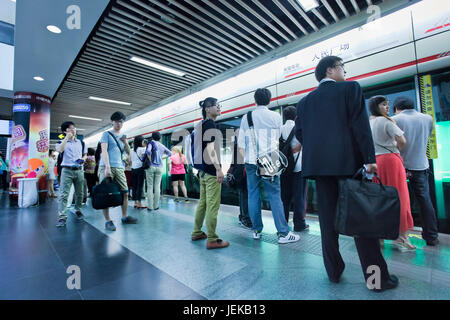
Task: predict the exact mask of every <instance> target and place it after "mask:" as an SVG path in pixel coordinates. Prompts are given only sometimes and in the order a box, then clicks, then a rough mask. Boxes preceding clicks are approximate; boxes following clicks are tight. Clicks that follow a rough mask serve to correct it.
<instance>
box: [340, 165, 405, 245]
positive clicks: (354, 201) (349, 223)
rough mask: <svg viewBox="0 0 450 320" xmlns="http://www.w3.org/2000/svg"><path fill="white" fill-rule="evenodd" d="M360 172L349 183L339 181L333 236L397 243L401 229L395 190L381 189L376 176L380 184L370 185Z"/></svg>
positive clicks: (345, 180) (348, 180)
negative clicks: (384, 240)
mask: <svg viewBox="0 0 450 320" xmlns="http://www.w3.org/2000/svg"><path fill="white" fill-rule="evenodd" d="M362 172H363V169H360V170H359V171H358V172H357V173H356V174H355V175H354V176H353V178H352V179H342V180H339V199H338V204H337V210H336V221H335V229H336V232H338V233H340V234H343V235H347V236H352V237H361V238H377V239H389V240H395V239H397V238H398V236H399V227H400V199H399V197H398V192H397V189H396V188H394V187H391V186H385V185H383V184H382V183H381V181H380V178H379V177H378V175H377V174H375V177H376V178H377V179H378V182H379V184H378V183H373V182H371V181H370V180H367V179H365V178H364V176H363V174H362ZM359 176H361V178H360V179H359ZM356 177H358V178H356Z"/></svg>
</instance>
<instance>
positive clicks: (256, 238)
mask: <svg viewBox="0 0 450 320" xmlns="http://www.w3.org/2000/svg"><path fill="white" fill-rule="evenodd" d="M253 239H255V240H259V239H261V233H260V232H257V231H253Z"/></svg>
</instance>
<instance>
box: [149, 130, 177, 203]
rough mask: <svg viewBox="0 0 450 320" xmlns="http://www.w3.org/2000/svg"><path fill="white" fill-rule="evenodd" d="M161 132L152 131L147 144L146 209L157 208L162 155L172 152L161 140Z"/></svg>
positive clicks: (159, 194) (170, 154)
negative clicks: (148, 162)
mask: <svg viewBox="0 0 450 320" xmlns="http://www.w3.org/2000/svg"><path fill="white" fill-rule="evenodd" d="M159 140H161V134H160V133H159V132H158V131H155V132H153V133H152V140H150V141H149V143H148V145H147V152H146V154H147V157H149V159H150V167H149V168H148V169H146V170H145V176H146V179H147V203H148V204H147V210H148V211H152V210H158V209H159V198H160V196H161V178H162V155H163V154H166V155H167V156H168V157H170V156H172V152H170V150H169V149H167V148H166V147H165V146H164V145H163V144H162V143H161V142H159Z"/></svg>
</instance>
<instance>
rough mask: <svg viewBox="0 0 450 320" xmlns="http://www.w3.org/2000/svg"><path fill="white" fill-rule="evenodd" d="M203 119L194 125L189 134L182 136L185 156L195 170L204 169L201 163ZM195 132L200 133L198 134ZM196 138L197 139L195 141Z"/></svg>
mask: <svg viewBox="0 0 450 320" xmlns="http://www.w3.org/2000/svg"><path fill="white" fill-rule="evenodd" d="M204 121H205V120H203V121H201V122H200V123H199V124H197V125H196V126H195V127H194V130H193V131H192V133H191V134H189V135H187V136H186V137H185V138H184V150H185V153H186V154H185V156H186V160H187V162H188V164H189V165H190V166H192V167H194V168H195V169H197V170H201V171H205V166H204V165H203V157H202V153H203V148H202V137H201V134H202V125H203V122H204ZM197 134H200V136H198V135H197ZM196 139H199V140H198V141H197V143H195V141H196Z"/></svg>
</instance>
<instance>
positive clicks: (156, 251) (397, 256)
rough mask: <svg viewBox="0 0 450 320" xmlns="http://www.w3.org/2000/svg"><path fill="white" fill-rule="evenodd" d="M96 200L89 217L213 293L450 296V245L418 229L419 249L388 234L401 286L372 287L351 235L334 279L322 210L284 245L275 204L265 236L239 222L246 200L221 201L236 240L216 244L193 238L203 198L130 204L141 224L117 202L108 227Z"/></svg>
mask: <svg viewBox="0 0 450 320" xmlns="http://www.w3.org/2000/svg"><path fill="white" fill-rule="evenodd" d="M88 207H89V206H88ZM88 207H87V208H86V209H85V210H84V212H85V215H86V221H87V222H88V223H90V224H92V225H93V226H94V227H95V228H97V229H98V230H100V231H102V232H104V233H106V234H107V235H108V236H109V237H111V238H113V239H115V240H116V241H118V242H119V243H120V244H121V245H123V246H125V247H127V248H128V249H129V250H131V251H132V252H134V253H135V254H137V255H139V256H140V257H142V258H143V259H145V260H146V261H148V262H150V263H151V264H153V265H154V266H156V267H157V268H159V269H160V270H162V271H164V272H165V273H167V274H168V275H170V276H172V277H173V278H175V279H176V280H178V281H180V282H181V283H183V284H185V285H186V286H188V287H190V288H191V289H193V290H194V291H196V292H197V293H199V294H200V295H202V296H204V297H206V298H208V299H241V300H247V299H248V300H252V299H283V300H289V299H420V300H423V299H446V300H447V299H450V247H449V246H446V245H440V246H439V247H437V248H430V247H425V246H424V244H425V243H424V241H423V240H421V239H418V238H417V235H416V234H414V237H413V238H412V241H413V243H414V244H416V245H417V246H418V249H417V250H416V252H412V253H411V252H408V253H401V252H399V251H397V250H395V249H394V248H393V247H392V246H391V244H390V241H386V244H385V246H384V249H383V250H384V255H385V257H386V259H387V261H388V266H389V269H390V272H391V273H393V274H396V275H398V276H399V278H400V286H399V288H397V289H396V290H389V291H387V292H384V293H378V294H377V293H373V292H370V291H369V290H367V288H366V287H365V284H364V281H363V276H362V272H361V267H360V265H359V259H358V256H357V253H356V248H355V245H354V242H353V239H351V238H349V237H341V238H340V248H341V252H342V255H343V257H344V260H345V263H346V269H345V271H344V274H343V277H342V280H341V282H340V283H339V284H333V283H330V282H329V281H328V278H327V275H326V272H325V269H324V267H323V261H322V256H321V242H320V229H319V224H318V221H317V219H315V218H309V219H308V223H309V224H310V226H311V227H310V230H309V231H307V232H302V233H301V234H300V236H301V240H300V241H299V242H298V243H295V244H288V245H283V246H280V245H278V244H277V243H276V236H275V231H276V230H275V227H274V224H273V219H272V217H271V214H270V212H264V214H263V222H264V231H263V239H262V241H255V240H253V239H252V238H251V232H250V231H248V230H245V229H243V228H241V227H239V226H238V224H237V216H238V214H239V212H238V211H239V208H237V207H232V206H221V209H220V213H219V218H218V227H217V232H218V234H219V236H220V237H221V238H222V239H225V240H228V241H230V243H231V245H230V247H228V248H226V249H221V250H212V251H210V250H206V249H205V241H197V242H192V241H190V233H191V231H192V227H193V216H194V214H195V209H196V201H191V203H188V204H186V203H178V204H176V203H174V202H173V200H172V199H171V198H169V197H163V199H162V203H161V210H159V211H157V212H156V213H149V212H147V211H146V210H141V211H138V210H134V209H132V208H130V214H131V215H134V216H136V217H138V218H139V220H140V221H139V224H137V225H126V226H123V225H121V224H119V223H118V222H119V220H120V209H118V208H116V209H113V210H111V216H112V218H113V220H115V221H116V226H117V231H116V232H106V231H105V230H104V219H103V216H102V214H101V213H100V212H99V211H95V210H93V209H89V208H88ZM419 238H420V237H419ZM180 299H183V297H180Z"/></svg>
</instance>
